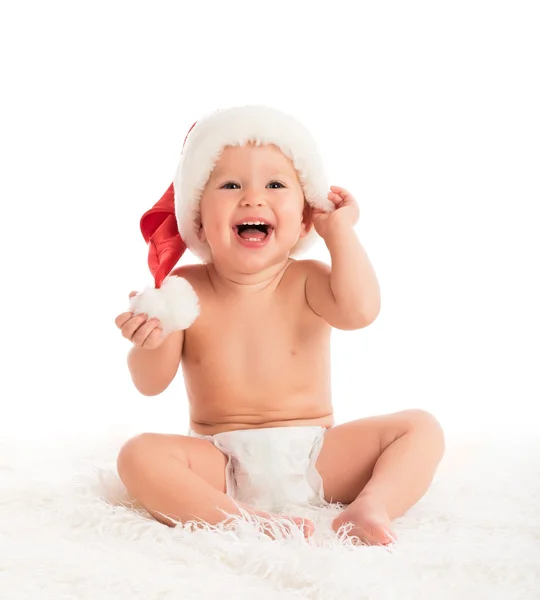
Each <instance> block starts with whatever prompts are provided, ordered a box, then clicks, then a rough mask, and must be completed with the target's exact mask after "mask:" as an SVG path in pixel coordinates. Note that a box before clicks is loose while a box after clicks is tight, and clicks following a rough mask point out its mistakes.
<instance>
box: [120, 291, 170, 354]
mask: <svg viewBox="0 0 540 600" xmlns="http://www.w3.org/2000/svg"><path fill="white" fill-rule="evenodd" d="M136 293H137V292H131V294H130V295H129V297H130V298H132V297H133V296H135V294H136ZM114 322H115V324H116V326H117V327H118V329H120V331H121V332H122V335H123V336H124V337H125V338H126V339H128V340H129V341H130V342H132V343H133V345H135V346H138V347H139V348H146V349H147V350H155V349H156V348H158V347H159V346H161V344H162V343H163V341H164V339H165V337H166V336H163V335H162V334H163V331H162V329H161V328H160V323H159V320H158V319H148V316H147V315H144V314H139V315H135V314H133V313H132V312H124V313H122V314H120V315H118V316H117V317H116V319H115V320H114Z"/></svg>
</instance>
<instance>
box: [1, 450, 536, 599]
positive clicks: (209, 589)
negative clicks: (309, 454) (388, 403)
mask: <svg viewBox="0 0 540 600" xmlns="http://www.w3.org/2000/svg"><path fill="white" fill-rule="evenodd" d="M120 443H121V440H114V441H113V440H111V439H106V440H95V439H94V440H87V441H81V440H78V441H75V440H72V441H71V442H69V441H62V442H58V443H57V445H56V446H55V447H54V448H52V447H44V446H43V447H37V446H36V447H33V448H30V447H29V446H28V445H23V444H21V443H18V444H17V443H12V442H5V441H4V442H2V443H0V490H1V491H0V598H1V599H2V600H12V599H13V600H15V599H16V600H20V599H28V600H30V599H31V600H47V599H49V598H50V599H54V600H64V599H66V600H67V599H72V598H73V599H78V600H84V599H89V600H90V599H91V600H108V599H111V600H112V599H114V600H120V599H123V598H125V599H129V600H137V599H139V598H140V599H141V600H142V599H144V600H158V599H159V600H168V599H171V600H172V599H175V600H177V599H182V600H191V599H193V600H200V599H201V598H203V599H206V598H220V599H229V598H230V599H234V600H243V599H249V600H253V599H257V600H267V599H268V600H269V599H275V598H283V599H290V600H293V599H294V600H299V599H313V600H338V599H339V600H349V599H350V600H362V599H365V600H368V599H370V600H371V599H372V600H413V599H414V600H421V599H430V600H431V599H436V600H439V599H440V600H445V599H452V600H456V599H459V600H467V599H469V598H470V599H471V600H473V599H474V600H483V599H486V600H487V599H489V600H497V599H501V600H514V599H515V600H518V599H523V600H534V599H539V598H540V518H539V511H540V443H538V442H536V441H523V442H522V443H519V444H517V443H515V444H505V443H504V442H500V443H496V442H486V443H483V444H478V443H477V444H473V445H471V446H466V445H461V444H460V445H456V444H454V445H452V444H450V447H449V450H448V453H447V457H446V459H445V462H444V463H443V464H442V465H441V468H440V471H439V475H438V478H437V479H436V481H435V482H434V484H433V486H432V488H431V490H430V491H429V492H428V494H427V495H426V497H425V498H424V499H423V500H422V501H421V502H420V503H419V504H418V505H417V506H415V507H414V508H413V509H411V510H410V511H409V513H407V514H406V515H405V516H404V517H402V518H401V519H399V520H398V521H396V530H397V533H398V535H399V542H398V544H397V545H396V546H394V547H392V548H390V549H384V548H377V547H355V546H352V545H351V544H349V543H348V542H347V541H346V540H339V539H337V538H336V536H335V535H334V534H333V532H332V531H331V529H330V522H331V520H332V517H333V515H334V514H335V511H333V510H331V509H322V510H315V511H308V512H305V513H304V514H305V515H306V516H310V517H312V518H314V520H315V521H316V524H317V531H316V534H315V536H314V538H313V540H312V541H311V542H310V543H307V542H305V541H303V540H302V539H301V538H300V536H297V537H294V538H292V539H286V540H278V541H271V540H270V539H268V538H266V537H264V536H261V535H259V534H258V533H257V531H256V530H255V528H254V527H253V526H252V525H250V524H245V525H244V526H242V527H240V528H239V529H238V530H237V531H236V532H235V531H204V530H198V531H190V530H189V529H188V528H180V527H177V528H176V529H170V528H168V527H165V526H163V525H160V524H159V523H157V522H155V521H154V520H152V519H150V518H149V517H148V515H147V514H146V513H145V511H144V510H142V509H141V508H138V507H136V506H135V507H129V501H130V499H129V498H128V496H127V495H126V492H125V490H124V488H123V486H122V484H121V482H120V481H119V479H118V477H117V474H116V470H115V457H116V452H117V449H118V447H119V446H120Z"/></svg>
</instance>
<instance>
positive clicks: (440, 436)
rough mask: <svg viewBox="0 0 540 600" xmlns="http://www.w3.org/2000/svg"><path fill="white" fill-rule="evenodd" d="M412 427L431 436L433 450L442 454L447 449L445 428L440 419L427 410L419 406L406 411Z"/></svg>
mask: <svg viewBox="0 0 540 600" xmlns="http://www.w3.org/2000/svg"><path fill="white" fill-rule="evenodd" d="M405 413H406V414H407V420H408V422H409V424H410V428H411V429H416V431H418V432H421V433H422V435H424V436H427V437H429V439H430V441H431V445H432V449H433V451H436V450H439V451H440V453H441V454H444V451H445V438H444V430H443V428H442V425H441V423H440V422H439V421H438V419H437V418H436V417H435V416H434V415H432V414H431V413H430V412H428V411H427V410H422V409H419V408H415V409H410V410H407V411H405Z"/></svg>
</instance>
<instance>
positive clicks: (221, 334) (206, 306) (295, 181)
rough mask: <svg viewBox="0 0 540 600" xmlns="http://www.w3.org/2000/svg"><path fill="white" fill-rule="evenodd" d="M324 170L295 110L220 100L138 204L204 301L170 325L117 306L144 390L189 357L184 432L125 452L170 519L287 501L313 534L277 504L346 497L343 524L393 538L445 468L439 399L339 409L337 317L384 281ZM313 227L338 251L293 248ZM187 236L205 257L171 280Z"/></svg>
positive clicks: (157, 260) (148, 436)
mask: <svg viewBox="0 0 540 600" xmlns="http://www.w3.org/2000/svg"><path fill="white" fill-rule="evenodd" d="M323 173H324V171H323V168H322V165H321V162H320V158H319V155H318V153H317V151H316V147H315V143H314V141H313V139H312V138H311V136H310V134H309V133H308V132H307V131H306V130H305V129H304V128H303V126H302V125H301V124H300V123H298V121H296V119H294V118H293V117H290V116H288V115H285V114H283V113H281V112H278V111H275V110H272V109H269V108H264V107H242V108H234V109H228V110H224V111H218V112H217V113H214V114H212V115H210V116H207V117H206V118H205V119H203V120H201V121H199V122H198V123H196V124H195V126H194V127H193V128H192V130H190V132H189V134H188V137H187V138H186V141H185V145H184V150H183V156H182V160H181V163H180V167H179V169H178V173H177V176H176V179H175V182H174V186H171V188H169V190H168V192H167V194H168V195H167V194H166V195H165V196H164V197H163V198H162V199H161V201H160V203H158V204H156V207H154V209H152V210H151V211H149V212H148V213H147V214H146V215H145V217H143V221H141V227H142V229H143V233H144V234H145V238H146V239H147V240H149V242H150V252H151V256H150V259H149V264H150V266H151V268H152V271H153V272H154V274H155V275H156V284H157V285H158V287H160V286H161V284H162V283H163V281H164V280H165V282H167V281H170V280H172V279H173V278H175V277H176V278H183V279H184V280H186V281H187V282H188V283H189V284H190V286H191V287H192V288H193V290H194V291H195V293H196V295H197V297H198V302H199V304H200V315H199V316H198V317H197V318H196V319H195V320H194V322H193V323H192V324H191V325H190V326H188V327H186V328H184V329H178V328H177V329H176V330H174V331H172V332H171V331H170V327H166V328H165V327H163V324H162V323H161V322H160V320H159V319H156V318H150V315H148V314H142V313H141V314H138V313H137V311H134V310H131V311H130V312H124V313H122V314H120V315H118V317H117V318H116V325H117V327H118V328H119V329H120V330H121V333H122V335H123V336H124V337H125V338H127V339H128V340H130V341H131V342H132V344H133V345H132V347H131V349H130V351H129V355H128V366H129V371H130V373H131V377H132V379H133V382H134V384H135V386H136V388H137V389H138V390H139V391H140V392H141V393H142V394H144V395H146V396H154V395H157V394H160V393H161V392H163V391H164V390H165V389H166V388H167V386H168V385H169V384H170V383H171V381H172V380H173V378H174V377H175V375H176V373H177V370H178V367H179V365H181V366H182V370H183V376H184V380H185V385H186V390H187V396H188V399H189V405H190V431H189V432H188V435H169V434H156V433H143V434H140V435H137V436H136V437H134V438H132V439H130V440H128V441H127V442H126V443H125V444H124V446H123V447H122V449H121V450H120V453H119V456H118V472H119V475H120V477H121V479H122V481H123V482H124V484H125V486H126V487H127V489H128V491H129V492H130V493H131V494H132V495H133V496H134V497H135V498H137V499H138V500H139V502H140V503H141V504H142V505H143V506H144V507H145V508H146V509H147V510H148V511H149V512H150V514H151V515H153V516H154V517H155V518H156V519H158V520H159V521H161V522H163V523H165V524H167V525H171V526H173V525H174V524H175V522H186V521H204V522H206V523H210V524H217V523H220V522H223V521H225V519H226V515H227V514H228V515H240V514H242V511H244V510H245V511H247V512H248V513H250V514H253V515H259V516H262V517H265V518H267V519H270V520H271V519H273V518H274V515H275V513H276V512H279V513H280V516H279V519H281V520H283V519H286V520H287V522H289V523H291V524H294V525H292V526H298V527H300V528H303V532H304V535H305V536H306V537H307V536H310V535H311V534H312V533H313V529H314V525H313V523H312V522H311V521H310V520H308V519H303V518H300V517H296V516H288V515H287V516H286V517H284V516H283V507H284V506H287V505H293V506H298V505H318V506H323V505H325V504H326V503H338V502H339V503H342V504H344V505H346V506H345V508H344V510H343V511H342V512H341V513H340V514H339V515H338V516H337V517H336V518H335V520H334V521H333V525H332V526H333V529H334V530H335V531H336V532H337V531H338V530H339V529H340V528H341V527H342V526H343V525H346V524H349V531H348V535H350V536H355V538H358V539H359V540H361V541H362V542H363V543H366V544H390V543H393V542H395V540H396V535H395V532H394V531H393V528H392V525H391V522H392V520H393V519H395V518H396V517H399V516H401V515H403V514H404V513H405V512H406V511H407V510H408V509H409V508H410V507H411V506H412V505H414V504H415V503H416V502H417V501H418V500H419V499H420V498H421V497H422V496H423V495H424V494H425V492H426V491H427V489H428V487H429V486H430V484H431V482H432V480H433V476H434V474H435V471H436V469H437V466H438V464H439V462H440V461H441V458H442V456H443V453H444V436H443V432H442V430H441V426H440V425H439V423H438V422H437V420H436V419H435V418H434V417H433V416H432V415H431V414H429V413H427V412H425V411H423V410H418V409H414V410H405V411H401V412H397V413H393V414H387V415H382V416H373V417H369V418H364V419H359V420H356V421H352V422H350V423H344V424H341V425H334V417H333V412H332V396H331V386H330V333H331V330H332V328H337V329H341V330H353V329H360V328H363V327H367V326H368V325H369V324H370V323H372V322H373V321H374V319H375V318H376V317H377V315H378V313H379V310H380V292H379V285H378V282H377V278H376V275H375V273H374V270H373V267H372V265H371V264H370V261H369V259H368V256H367V255H366V252H365V250H364V248H363V246H362V244H361V243H360V241H359V239H358V236H357V234H356V232H355V229H354V227H355V224H356V223H357V221H358V218H359V208H358V205H357V202H356V200H355V199H354V197H353V196H352V195H351V193H349V192H348V191H347V190H345V189H343V188H342V187H337V186H331V187H328V186H327V185H326V182H325V179H324V175H323ZM167 206H168V208H166V207H167ZM167 211H168V212H167ZM149 230H151V233H149ZM153 233H155V239H153V238H152V234H153ZM160 236H161V238H160ZM317 237H319V238H322V239H323V240H324V243H325V244H326V246H327V248H328V250H329V253H330V256H331V267H329V266H328V265H326V264H323V263H321V262H319V261H315V260H298V259H295V258H293V257H294V256H296V254H297V253H298V252H299V251H304V250H306V249H307V247H308V246H309V245H310V244H311V243H312V242H313V241H315V240H316V239H317ZM158 238H160V239H158ZM186 246H187V248H189V249H190V250H192V251H193V252H194V253H195V254H197V255H198V256H199V257H201V258H202V260H203V262H202V263H201V264H194V265H188V266H182V267H180V268H176V269H175V270H174V271H172V273H170V276H169V278H167V279H165V277H166V276H167V275H168V274H169V272H170V271H171V269H172V268H173V267H174V266H175V264H176V262H177V261H178V258H179V257H180V255H181V254H182V252H183V250H184V249H185V247H186ZM163 285H164V286H165V283H163ZM134 295H135V292H132V294H131V295H130V297H133V296H134ZM353 376H356V375H354V374H353ZM345 530H346V529H345Z"/></svg>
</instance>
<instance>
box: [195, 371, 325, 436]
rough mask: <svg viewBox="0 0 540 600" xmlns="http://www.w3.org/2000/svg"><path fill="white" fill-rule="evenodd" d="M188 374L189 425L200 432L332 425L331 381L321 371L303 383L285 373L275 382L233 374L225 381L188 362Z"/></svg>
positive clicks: (209, 433)
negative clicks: (199, 371) (198, 369)
mask: <svg viewBox="0 0 540 600" xmlns="http://www.w3.org/2000/svg"><path fill="white" fill-rule="evenodd" d="M190 371H191V372H190ZM195 371H197V369H195ZM184 379H185V381H186V389H187V394H188V399H189V404H190V419H191V427H192V429H193V430H194V431H196V432H197V433H201V434H205V435H213V434H215V433H221V432H223V431H232V430H235V429H254V428H262V427H284V426H300V425H320V426H323V427H331V426H332V425H333V424H334V419H333V410H332V400H331V394H330V385H329V382H326V381H325V379H324V377H321V374H320V373H319V374H318V376H314V375H312V376H311V378H307V377H306V378H305V380H304V381H302V382H301V383H300V382H299V381H298V380H297V379H296V378H293V379H292V380H288V379H287V377H286V376H285V377H283V374H282V376H281V377H276V378H274V381H271V380H265V381H263V382H261V381H260V380H259V381H258V382H253V381H251V382H250V381H248V378H245V379H242V378H239V379H237V378H233V377H229V380H228V381H227V377H226V376H224V377H219V376H218V377H216V374H215V373H214V376H211V375H208V374H206V375H203V374H202V373H199V374H197V373H196V372H193V371H192V370H190V369H186V368H185V367H184ZM242 381H244V382H245V383H244V384H242Z"/></svg>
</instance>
